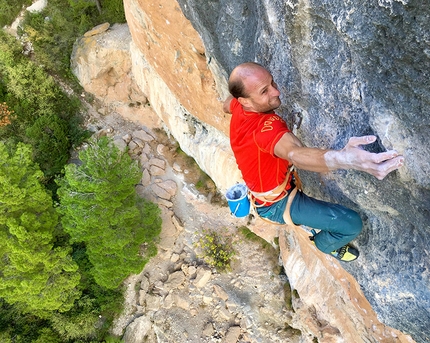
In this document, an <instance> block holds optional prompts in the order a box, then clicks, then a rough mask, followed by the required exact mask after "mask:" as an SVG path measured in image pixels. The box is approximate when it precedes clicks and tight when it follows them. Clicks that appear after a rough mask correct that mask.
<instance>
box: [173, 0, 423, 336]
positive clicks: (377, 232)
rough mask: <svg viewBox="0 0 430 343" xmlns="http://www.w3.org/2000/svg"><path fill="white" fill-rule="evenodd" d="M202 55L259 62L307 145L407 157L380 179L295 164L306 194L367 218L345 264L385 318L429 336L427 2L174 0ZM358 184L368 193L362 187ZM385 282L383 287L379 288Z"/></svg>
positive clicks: (230, 63)
mask: <svg viewBox="0 0 430 343" xmlns="http://www.w3.org/2000/svg"><path fill="white" fill-rule="evenodd" d="M178 3H179V4H180V6H181V8H182V11H183V12H184V14H185V15H186V17H187V18H188V19H189V20H190V21H191V22H192V24H193V26H194V27H195V28H196V30H197V31H198V32H199V34H200V35H201V37H202V39H203V41H204V44H205V47H206V55H207V56H211V58H212V59H213V60H214V61H216V63H217V64H218V65H219V66H220V69H223V70H224V71H225V74H229V73H230V72H231V71H232V69H233V68H234V67H235V66H236V65H237V64H239V63H242V62H245V61H257V62H259V63H261V64H263V65H264V66H266V67H267V68H268V69H270V70H271V71H272V73H273V76H274V79H275V81H276V82H277V84H278V86H279V89H280V91H281V93H282V95H281V99H282V101H283V105H282V106H281V107H280V108H279V110H278V113H279V114H280V115H281V116H282V117H283V118H284V119H285V120H286V121H287V122H288V123H289V125H290V127H291V128H293V127H294V125H293V124H294V119H295V116H294V115H293V111H300V112H301V113H302V115H303V123H302V125H301V127H300V129H299V130H298V131H297V135H298V136H299V138H300V139H301V140H302V141H303V143H304V144H305V145H307V146H317V147H322V148H332V149H340V148H342V147H343V146H344V145H345V144H346V143H347V141H348V139H349V137H351V136H361V135H368V134H373V135H376V136H377V137H378V140H377V142H376V143H374V144H372V145H371V146H368V147H367V149H369V150H370V151H372V152H380V151H385V150H389V149H397V150H398V151H399V152H400V153H402V154H403V155H404V156H405V157H406V166H404V167H403V168H402V169H401V170H399V171H397V172H394V173H392V174H390V175H388V176H387V177H386V178H385V179H384V180H383V181H378V180H376V179H375V178H373V177H371V176H369V175H367V174H363V173H360V172H355V171H349V172H346V171H338V172H335V173H331V174H329V175H327V176H320V175H316V174H314V173H305V172H301V173H300V174H301V177H302V181H303V182H304V185H305V191H306V192H308V193H309V194H310V195H313V196H316V197H318V198H320V199H323V200H326V201H332V202H338V203H342V204H344V205H346V206H348V207H351V208H353V209H355V210H357V211H358V212H359V213H360V214H361V215H362V218H363V219H364V223H365V225H364V229H363V232H362V234H361V235H360V236H359V237H358V238H357V239H356V240H355V241H354V244H355V245H356V246H357V247H358V248H359V249H360V250H361V256H362V257H361V258H360V259H358V260H357V262H355V263H354V264H353V265H345V266H344V267H345V269H347V270H348V271H349V272H350V273H351V274H352V275H353V276H354V277H355V278H356V279H357V280H358V282H359V283H360V285H361V286H362V289H363V291H364V293H365V295H366V297H367V299H369V301H370V303H371V304H372V306H373V308H374V310H375V311H376V312H377V314H378V316H379V318H380V319H381V321H383V322H384V323H385V324H387V325H389V326H392V327H394V328H397V329H399V330H401V331H404V332H407V333H409V334H411V335H412V337H413V338H414V339H415V340H417V341H426V340H427V339H428V335H427V334H426V333H425V332H428V329H427V324H428V323H429V322H430V312H429V311H428V309H429V308H430V288H429V285H430V273H429V270H430V259H429V256H428V242H429V240H428V237H429V235H430V211H429V208H430V159H429V158H428V151H429V150H430V130H429V127H430V117H429V116H428V114H427V112H428V111H427V110H426V109H427V108H428V104H429V103H430V85H429V71H430V58H429V51H430V49H429V45H428V42H429V41H430V20H429V17H430V7H429V6H428V4H427V3H426V2H418V1H414V2H404V1H402V2H400V1H378V2H367V3H366V4H364V5H363V3H362V2H359V1H340V0H334V1H321V0H312V1H307V2H300V1H288V2H286V1H284V0H274V1H270V2H264V1H259V0H257V1H252V2H249V1H245V0H239V1H233V2H231V1H223V0H221V1H217V2H213V1H211V2H201V1H196V0H178ZM367 189H375V191H373V192H371V193H368V194H367V195H366V194H365V192H364V191H366V190H367ZM382 285H383V286H382Z"/></svg>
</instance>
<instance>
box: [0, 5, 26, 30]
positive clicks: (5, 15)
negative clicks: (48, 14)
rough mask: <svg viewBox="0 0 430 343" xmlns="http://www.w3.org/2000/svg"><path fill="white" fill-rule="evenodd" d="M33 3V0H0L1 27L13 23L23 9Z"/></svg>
mask: <svg viewBox="0 0 430 343" xmlns="http://www.w3.org/2000/svg"><path fill="white" fill-rule="evenodd" d="M31 3H32V1H31V0H14V1H10V0H0V8H1V11H0V27H3V26H5V25H11V24H12V23H13V21H14V20H15V18H16V17H17V16H18V14H19V12H20V11H21V9H22V8H23V7H24V6H30V5H31Z"/></svg>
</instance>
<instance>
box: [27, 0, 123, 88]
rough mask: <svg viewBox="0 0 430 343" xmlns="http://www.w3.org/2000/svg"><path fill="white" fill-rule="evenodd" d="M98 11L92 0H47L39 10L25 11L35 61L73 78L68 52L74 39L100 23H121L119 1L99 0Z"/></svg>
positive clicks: (121, 14)
mask: <svg viewBox="0 0 430 343" xmlns="http://www.w3.org/2000/svg"><path fill="white" fill-rule="evenodd" d="M101 9H102V11H101V13H99V11H98V10H97V6H96V1H93V0H50V1H48V5H47V6H46V8H45V9H44V10H43V11H42V12H40V13H27V14H26V16H25V21H24V32H25V33H26V34H27V36H28V37H29V39H30V41H31V42H32V44H33V49H34V52H35V54H34V58H35V60H36V61H37V63H38V64H41V65H44V66H45V68H47V69H49V70H52V71H54V72H55V73H56V74H58V75H60V76H61V77H63V78H65V79H68V80H74V77H73V75H72V74H71V71H70V55H71V53H72V49H73V44H74V42H75V41H76V39H77V38H78V37H80V36H82V35H83V34H84V33H85V32H86V31H88V30H89V29H91V28H92V27H94V26H96V25H99V24H101V23H104V22H110V23H112V24H113V23H125V22H126V20H125V14H124V6H123V1H122V0H104V1H101Z"/></svg>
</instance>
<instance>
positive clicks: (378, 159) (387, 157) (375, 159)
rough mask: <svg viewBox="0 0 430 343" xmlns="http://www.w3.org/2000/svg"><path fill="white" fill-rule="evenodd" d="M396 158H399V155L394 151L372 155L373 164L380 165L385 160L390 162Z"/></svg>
mask: <svg viewBox="0 0 430 343" xmlns="http://www.w3.org/2000/svg"><path fill="white" fill-rule="evenodd" d="M397 156H399V153H398V152H397V151H396V150H390V151H385V152H380V153H378V154H373V162H375V163H381V162H384V161H387V160H391V159H393V158H395V157H397Z"/></svg>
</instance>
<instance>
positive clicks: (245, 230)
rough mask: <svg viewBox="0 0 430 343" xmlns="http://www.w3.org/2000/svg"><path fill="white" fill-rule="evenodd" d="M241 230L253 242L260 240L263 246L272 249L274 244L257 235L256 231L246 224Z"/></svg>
mask: <svg viewBox="0 0 430 343" xmlns="http://www.w3.org/2000/svg"><path fill="white" fill-rule="evenodd" d="M239 232H240V233H241V234H242V235H243V236H244V237H245V238H246V239H247V240H250V241H252V242H258V243H260V244H261V246H262V247H263V248H264V249H267V250H272V249H273V246H272V245H271V244H270V243H268V242H267V241H266V240H265V239H263V238H261V237H260V236H258V235H256V234H255V233H254V232H252V231H251V230H250V229H248V228H247V227H246V226H241V227H239Z"/></svg>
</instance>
